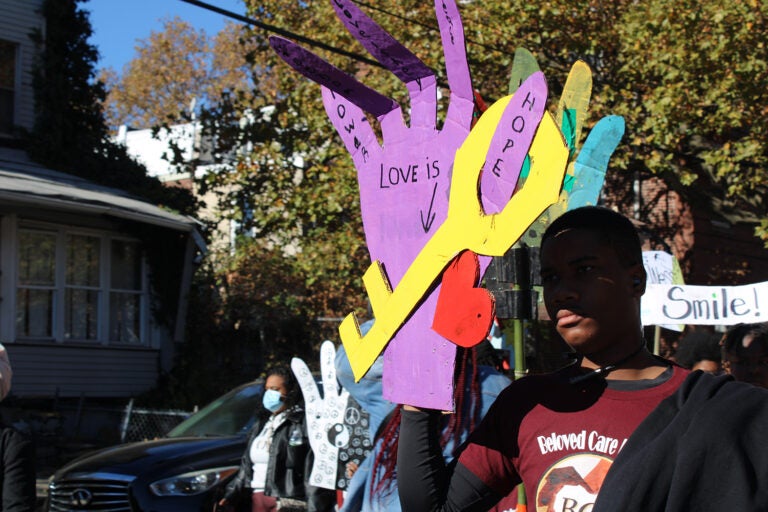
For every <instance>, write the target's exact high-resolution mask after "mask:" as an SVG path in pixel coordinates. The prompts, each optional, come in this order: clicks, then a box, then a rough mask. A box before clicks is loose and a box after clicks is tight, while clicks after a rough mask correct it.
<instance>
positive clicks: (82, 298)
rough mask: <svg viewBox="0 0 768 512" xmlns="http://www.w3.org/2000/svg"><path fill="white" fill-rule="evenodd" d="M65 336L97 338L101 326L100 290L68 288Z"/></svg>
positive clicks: (71, 337)
mask: <svg viewBox="0 0 768 512" xmlns="http://www.w3.org/2000/svg"><path fill="white" fill-rule="evenodd" d="M64 302H65V304H64V308H65V311H64V338H65V339H77V340H95V339H97V338H98V335H99V333H98V327H99V322H98V319H99V292H97V291H95V290H73V289H70V290H67V293H66V295H65V298H64Z"/></svg>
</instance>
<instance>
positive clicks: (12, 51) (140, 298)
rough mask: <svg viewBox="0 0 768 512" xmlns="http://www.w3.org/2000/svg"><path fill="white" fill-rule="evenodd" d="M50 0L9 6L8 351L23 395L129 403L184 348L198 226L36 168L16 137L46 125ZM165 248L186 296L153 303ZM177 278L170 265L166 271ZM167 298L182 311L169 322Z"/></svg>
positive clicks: (1, 175) (1, 234) (3, 297)
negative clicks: (161, 312)
mask: <svg viewBox="0 0 768 512" xmlns="http://www.w3.org/2000/svg"><path fill="white" fill-rule="evenodd" d="M41 5H42V0H0V12H2V16H0V341H1V342H2V343H3V344H4V345H5V347H6V348H7V350H8V354H9V356H10V359H11V364H12V366H13V370H14V373H13V384H12V389H11V394H12V395H15V396H17V397H19V398H27V397H30V398H31V397H50V396H60V397H67V396H86V397H105V398H115V397H129V396H134V395H136V394H138V393H141V392H144V391H147V390H149V389H151V388H152V387H154V386H155V384H156V382H157V379H158V376H159V375H160V372H161V371H163V370H166V371H167V370H169V369H170V368H171V365H172V362H173V353H174V349H175V347H176V343H177V342H179V341H181V340H182V338H183V332H184V318H185V314H186V306H185V304H186V292H187V290H188V289H189V286H190V282H191V276H192V272H193V268H194V258H195V257H196V255H197V254H198V253H199V252H200V251H201V250H204V243H203V242H202V239H201V238H200V236H199V234H198V232H197V223H196V221H195V220H194V219H191V218H189V217H185V216H181V215H177V214H174V213H171V212H168V211H166V210H163V209H161V208H159V207H157V206H155V205H152V204H149V203H146V202H144V201H141V200H139V199H136V198H134V197H131V196H129V195H128V194H126V193H124V192H122V191H120V190H116V189H112V188H108V187H103V186H100V185H96V184H94V183H91V182H89V181H87V180H84V179H81V178H78V177H75V176H72V175H68V174H64V173H60V172H57V171H55V170H52V169H47V168H44V167H41V166H39V165H36V164H35V163H33V162H31V161H30V160H29V158H28V157H27V155H26V154H25V153H24V152H23V151H21V150H20V149H16V148H15V147H14V146H18V143H16V144H14V139H13V135H12V131H13V129H14V127H16V126H20V127H24V128H27V129H29V128H31V127H32V123H33V118H34V104H33V96H32V79H31V76H32V61H33V58H34V51H35V48H34V45H33V44H32V42H31V40H30V39H29V33H30V32H31V31H32V30H33V29H35V28H37V29H41V30H42V31H43V33H45V31H44V29H45V27H44V22H43V19H42V17H41V15H40V12H39V9H40V6H41ZM148 232H151V233H154V234H155V239H158V238H160V239H162V240H164V241H166V242H169V243H170V245H169V246H171V247H174V248H175V249H174V250H172V251H168V253H167V254H163V257H165V258H168V259H169V260H170V261H171V266H172V267H173V268H174V269H175V272H174V275H173V276H170V277H171V278H172V279H171V282H172V283H174V284H175V288H174V290H175V293H173V294H172V295H173V296H172V297H171V300H168V299H169V297H168V295H166V296H165V297H158V296H157V295H154V294H153V288H152V287H151V286H150V283H151V282H152V276H153V274H152V272H153V270H154V269H153V268H151V267H150V263H149V262H148V260H147V259H146V258H145V255H146V254H147V252H146V249H147V247H148V246H147V244H151V243H152V242H151V237H150V238H148V237H146V236H143V235H142V234H145V233H148ZM166 268H167V266H166ZM158 300H161V301H166V305H168V304H171V303H172V304H173V307H174V311H173V314H171V315H166V316H167V317H170V321H165V322H160V321H159V320H158V319H157V315H155V314H154V309H153V307H154V306H156V305H157V303H158Z"/></svg>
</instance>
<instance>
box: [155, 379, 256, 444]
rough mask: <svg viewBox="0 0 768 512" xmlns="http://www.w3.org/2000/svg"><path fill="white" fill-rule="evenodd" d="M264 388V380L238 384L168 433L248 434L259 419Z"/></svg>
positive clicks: (184, 434)
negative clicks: (258, 409)
mask: <svg viewBox="0 0 768 512" xmlns="http://www.w3.org/2000/svg"><path fill="white" fill-rule="evenodd" d="M263 391H264V381H263V380H258V381H254V382H251V383H248V384H244V385H242V386H240V387H238V388H235V389H233V390H232V391H230V392H229V393H227V394H225V395H223V396H220V397H219V398H217V399H216V400H214V401H213V402H211V403H209V404H208V405H206V406H205V407H203V408H202V409H201V410H200V411H198V412H197V413H195V414H193V415H192V416H190V417H189V418H187V419H186V420H184V421H182V422H181V423H179V424H178V425H177V426H176V427H175V428H174V429H173V430H171V431H170V432H169V433H168V437H187V436H194V437H203V436H232V435H238V434H245V433H247V432H248V431H249V430H250V428H251V427H252V426H253V423H254V421H255V419H256V410H257V408H258V406H259V403H260V402H261V395H262V392H263Z"/></svg>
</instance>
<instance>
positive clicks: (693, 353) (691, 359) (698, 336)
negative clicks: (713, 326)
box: [675, 331, 721, 369]
mask: <svg viewBox="0 0 768 512" xmlns="http://www.w3.org/2000/svg"><path fill="white" fill-rule="evenodd" d="M675 360H676V361H677V363H678V364H679V365H680V366H682V367H683V368H688V369H690V368H692V367H693V365H695V364H696V363H698V362H699V361H716V362H718V363H719V362H720V360H721V354H720V335H719V334H716V333H711V332H705V331H693V332H691V333H689V334H687V335H686V336H685V337H683V339H681V340H680V343H679V345H678V346H677V352H676V353H675Z"/></svg>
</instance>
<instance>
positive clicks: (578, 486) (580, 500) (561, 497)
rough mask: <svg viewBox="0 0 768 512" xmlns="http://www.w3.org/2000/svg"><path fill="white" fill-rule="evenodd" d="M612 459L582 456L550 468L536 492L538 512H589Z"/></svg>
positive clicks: (573, 457)
mask: <svg viewBox="0 0 768 512" xmlns="http://www.w3.org/2000/svg"><path fill="white" fill-rule="evenodd" d="M612 462H613V461H612V459H609V458H608V457H605V456H602V455H597V454H593V453H579V454H576V455H570V456H568V457H565V458H563V459H560V460H559V461H557V462H556V463H555V464H553V465H552V467H550V468H549V469H548V470H547V472H546V473H544V476H543V477H542V478H541V481H539V488H538V489H536V512H555V511H558V512H559V511H572V512H590V511H591V510H592V507H593V506H594V504H595V499H597V493H598V491H599V490H600V487H601V486H602V485H603V480H605V475H606V473H608V469H609V468H610V467H611V463H612Z"/></svg>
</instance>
